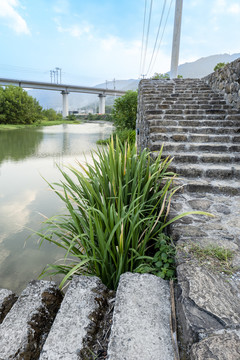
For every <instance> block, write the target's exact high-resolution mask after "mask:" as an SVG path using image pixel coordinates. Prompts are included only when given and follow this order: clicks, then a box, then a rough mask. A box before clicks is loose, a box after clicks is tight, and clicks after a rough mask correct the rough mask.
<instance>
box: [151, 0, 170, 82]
mask: <svg viewBox="0 0 240 360" xmlns="http://www.w3.org/2000/svg"><path fill="white" fill-rule="evenodd" d="M166 3H167V0H164V4H163V8H162V14H161V18H160V21H159V25H158V31H157V36H156V40H155V44H154V48H153V52H152V56H151V60H150V63H149V66H148V71H147V73H146V75H147V74H148V73H149V70H150V67H151V65H152V61H153V57H154V54H155V50H156V46H157V42H158V37H159V33H160V29H161V26H162V20H163V15H164V12H165V7H166Z"/></svg>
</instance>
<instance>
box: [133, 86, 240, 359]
mask: <svg viewBox="0 0 240 360" xmlns="http://www.w3.org/2000/svg"><path fill="white" fill-rule="evenodd" d="M139 104H140V106H139V111H138V125H137V126H138V128H139V136H138V146H139V147H141V148H144V147H148V148H149V149H150V151H151V152H152V154H153V157H155V156H157V155H158V153H159V151H160V149H161V146H162V145H163V144H164V148H163V153H162V156H163V157H164V158H165V157H167V156H170V157H173V161H172V163H171V166H170V170H173V171H174V172H176V173H177V174H179V178H178V180H177V182H176V183H177V184H178V185H181V186H182V188H181V189H180V191H179V192H178V195H177V196H175V198H174V200H173V201H172V210H171V214H170V217H174V216H176V215H178V214H180V213H184V212H188V211H194V210H201V211H207V212H210V213H212V214H213V215H214V218H213V217H206V216H199V215H198V216H197V215H191V216H187V217H184V218H182V219H181V220H179V221H177V222H175V223H173V224H172V225H171V227H170V229H169V232H170V234H171V236H172V238H173V240H174V241H175V242H176V246H177V258H176V261H177V276H178V285H177V286H176V304H177V314H178V333H179V337H180V345H179V349H180V355H181V358H182V359H191V360H200V359H201V360H203V359H204V360H205V359H213V358H214V359H218V360H220V359H221V360H222V359H232V360H233V359H234V360H237V359H240V331H239V329H240V306H239V304H240V271H239V270H240V182H239V181H240V180H239V179H240V113H239V110H236V109H233V108H232V107H231V106H229V105H227V103H226V102H225V100H224V97H223V95H221V94H219V93H215V92H213V91H212V90H211V88H210V87H209V86H208V85H206V84H205V83H204V81H202V80H198V79H185V80H183V79H175V80H162V81H159V80H142V81H141V83H140V85H139ZM196 245H197V246H198V249H209V247H214V248H215V249H219V248H221V249H228V250H230V251H231V252H232V259H231V260H229V263H230V264H231V269H232V270H231V271H230V274H229V275H226V273H224V271H221V265H222V264H221V262H220V261H218V260H216V259H209V258H207V257H206V259H201V260H199V258H198V255H197V250H195V252H194V250H192V249H194V246H196ZM195 249H197V248H196V247H195ZM219 269H220V270H219Z"/></svg>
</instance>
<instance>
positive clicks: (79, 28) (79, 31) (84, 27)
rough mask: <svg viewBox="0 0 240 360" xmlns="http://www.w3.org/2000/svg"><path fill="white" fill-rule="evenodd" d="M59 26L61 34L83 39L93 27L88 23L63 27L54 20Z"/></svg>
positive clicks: (58, 29)
mask: <svg viewBox="0 0 240 360" xmlns="http://www.w3.org/2000/svg"><path fill="white" fill-rule="evenodd" d="M54 21H55V22H56V24H57V31H59V32H60V33H68V34H69V35H71V36H73V37H77V38H79V37H81V36H82V35H83V34H89V33H90V29H91V27H90V26H89V25H88V24H87V23H83V24H73V25H71V26H67V27H63V26H62V25H61V24H60V22H59V20H58V19H54Z"/></svg>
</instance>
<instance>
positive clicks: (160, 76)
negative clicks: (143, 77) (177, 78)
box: [151, 72, 169, 80]
mask: <svg viewBox="0 0 240 360" xmlns="http://www.w3.org/2000/svg"><path fill="white" fill-rule="evenodd" d="M151 79H153V80H158V79H169V74H168V73H166V74H161V73H156V72H155V73H154V75H153V76H152V77H151Z"/></svg>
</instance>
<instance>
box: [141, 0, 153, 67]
mask: <svg viewBox="0 0 240 360" xmlns="http://www.w3.org/2000/svg"><path fill="white" fill-rule="evenodd" d="M152 5H153V0H151V3H150V9H149V17H148V27H147V35H146V44H145V51H144V57H143V66H142V73H144V68H145V62H146V55H147V48H148V37H149V30H150V24H151V16H152Z"/></svg>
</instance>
